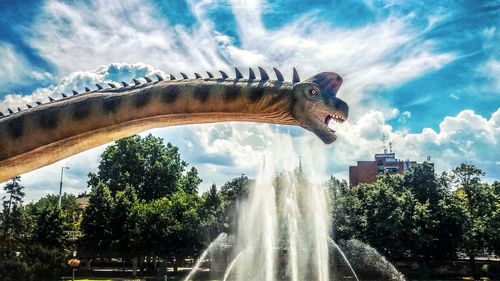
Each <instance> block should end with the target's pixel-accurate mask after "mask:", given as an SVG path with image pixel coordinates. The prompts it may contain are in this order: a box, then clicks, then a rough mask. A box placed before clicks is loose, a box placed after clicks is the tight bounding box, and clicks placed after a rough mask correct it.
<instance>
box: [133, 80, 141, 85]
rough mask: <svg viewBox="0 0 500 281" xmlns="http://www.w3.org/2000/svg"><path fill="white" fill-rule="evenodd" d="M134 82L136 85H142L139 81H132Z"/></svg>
mask: <svg viewBox="0 0 500 281" xmlns="http://www.w3.org/2000/svg"><path fill="white" fill-rule="evenodd" d="M132 81H134V85H136V86H137V85H141V81H139V80H137V79H132Z"/></svg>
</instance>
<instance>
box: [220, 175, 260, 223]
mask: <svg viewBox="0 0 500 281" xmlns="http://www.w3.org/2000/svg"><path fill="white" fill-rule="evenodd" d="M253 184H254V180H251V179H249V178H248V177H247V176H245V175H241V176H240V177H237V178H234V179H232V180H230V181H228V182H226V183H225V184H224V185H223V186H222V187H221V189H220V197H221V200H222V203H221V209H222V211H221V213H220V214H221V216H222V217H221V218H220V220H219V222H220V224H221V226H222V229H221V230H222V231H223V232H230V231H231V230H233V229H236V228H237V227H236V223H237V222H236V220H235V215H236V214H237V213H238V206H239V204H238V203H239V202H240V201H241V200H244V199H246V198H247V197H248V190H249V188H250V187H251V186H252V185H253Z"/></svg>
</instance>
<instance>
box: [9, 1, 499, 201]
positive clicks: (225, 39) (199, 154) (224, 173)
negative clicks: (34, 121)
mask: <svg viewBox="0 0 500 281" xmlns="http://www.w3.org/2000/svg"><path fill="white" fill-rule="evenodd" d="M499 15H500V1H480V2H477V1H283V0H277V1H259V0H252V1H243V0H231V1H211V0H203V1H195V0H190V1H138V0H131V1H104V0H95V1H56V0H47V1H0V24H1V25H2V26H3V28H2V29H1V30H0V84H1V85H2V86H3V87H2V88H1V89H0V111H2V112H3V113H6V112H7V107H11V108H16V107H17V106H21V105H24V104H26V103H34V102H35V101H36V100H44V99H47V97H48V96H53V97H60V96H59V94H60V92H61V91H66V92H69V91H71V89H73V88H74V89H77V90H82V89H83V87H85V86H88V85H93V83H96V82H103V81H121V80H124V81H130V80H131V79H132V78H138V77H142V76H144V75H152V74H154V73H162V74H164V73H178V72H180V71H182V72H186V73H188V72H190V73H192V72H195V71H196V72H201V71H204V70H210V71H216V70H217V69H222V70H225V71H228V72H231V73H232V70H231V69H232V67H233V66H238V67H240V68H241V69H247V67H249V66H252V67H256V66H257V65H261V66H263V67H265V68H268V69H271V68H272V67H274V66H277V67H279V68H280V69H281V70H282V72H283V73H284V74H285V78H288V79H290V78H291V71H290V70H291V68H292V67H294V66H295V67H297V69H298V70H299V72H300V74H301V76H302V77H304V78H305V77H308V76H310V75H314V74H315V73H317V72H321V71H335V72H338V73H340V74H341V75H342V76H343V77H344V80H345V83H344V85H343V86H342V88H341V90H340V91H339V96H340V97H342V98H343V99H344V100H346V101H347V102H348V103H349V104H350V106H351V114H350V119H349V122H348V123H347V124H345V125H343V126H341V128H340V130H337V131H339V140H338V141H337V142H336V143H334V144H333V145H331V146H324V145H322V144H321V143H320V142H318V141H317V140H316V139H315V137H314V136H313V135H312V134H310V133H308V132H306V131H304V130H302V129H300V128H293V127H287V126H269V125H262V124H258V125H256V124H249V123H243V124H240V123H238V124H236V123H228V124H215V125H203V126H184V127H176V128H166V129H156V130H153V131H152V133H154V134H155V135H157V136H161V137H164V138H165V139H166V140H167V141H170V142H172V143H173V144H174V145H176V146H179V147H180V151H181V153H182V155H183V157H184V158H185V159H186V160H187V161H188V162H190V163H191V164H192V165H194V166H196V167H197V168H198V169H199V170H200V174H201V175H202V178H203V179H204V183H203V184H202V189H204V188H206V187H207V186H209V185H210V184H211V183H212V182H215V183H217V184H219V185H220V184H223V183H224V182H225V181H227V180H229V179H230V178H231V177H233V176H237V175H240V174H241V173H245V174H249V175H253V174H254V173H255V171H256V169H257V168H256V167H258V165H259V161H261V160H256V159H261V158H262V157H260V156H258V155H263V154H269V153H271V154H272V153H273V152H272V151H271V150H272V148H273V147H274V144H273V143H274V142H277V141H278V142H279V141H282V139H286V142H287V146H286V147H288V149H290V151H289V153H288V152H287V154H290V155H292V156H291V157H292V158H294V159H296V158H298V155H302V156H303V158H304V161H307V159H308V158H311V159H310V161H311V162H310V163H309V164H310V166H311V170H314V171H316V172H317V173H318V174H320V175H329V174H334V175H336V176H339V177H344V178H346V177H347V171H348V165H353V164H355V161H356V160H366V159H371V158H372V156H373V154H374V153H375V152H379V151H381V150H382V146H383V144H382V133H384V134H386V135H387V137H388V139H389V140H390V141H392V142H393V143H394V145H393V146H394V149H395V151H396V153H397V156H398V157H399V158H402V159H406V158H410V159H413V160H417V161H422V160H424V159H425V157H426V156H427V155H430V156H431V157H432V159H433V161H435V163H436V166H437V169H438V171H442V170H449V169H450V168H452V167H454V166H456V165H458V164H459V163H460V162H463V161H469V162H471V163H473V164H476V165H477V166H479V167H480V168H482V169H483V170H485V171H486V173H487V178H488V180H492V179H499V178H500V169H498V168H499V167H500V162H499V161H500V154H499V152H497V151H498V150H500V149H498V147H499V145H498V143H499V141H500V136H499V135H500V111H499V109H500V47H499V46H500V44H498V42H500V16H499ZM307 146H313V147H315V148H314V149H317V151H316V150H315V151H314V152H313V151H311V150H308V149H306V148H305V147H307ZM102 149H104V148H103V147H101V148H97V149H94V150H91V151H88V152H85V153H81V154H80V155H77V156H74V157H70V158H68V159H65V160H63V161H61V162H59V163H56V164H54V165H51V166H48V167H45V168H42V169H39V170H37V171H34V172H31V173H28V174H26V175H23V176H22V178H23V182H24V184H25V185H26V186H27V187H28V188H29V194H28V195H29V196H30V198H32V199H33V198H37V197H39V196H41V195H43V194H44V193H46V192H54V191H53V189H54V188H53V187H54V186H57V182H54V180H53V178H54V177H55V178H57V176H56V175H57V174H58V172H59V169H60V168H58V167H60V166H61V165H69V166H73V168H72V169H70V170H68V176H67V177H68V179H67V181H68V182H67V185H68V189H67V190H68V191H70V192H81V191H83V190H85V188H86V186H85V182H86V174H87V173H88V172H89V171H90V170H95V169H96V166H97V163H98V161H99V158H98V156H99V154H100V152H102ZM237 150H239V152H235V151H237ZM308 153H314V154H315V155H318V154H320V155H322V156H321V158H322V160H321V161H320V162H321V163H322V165H321V168H320V169H318V168H317V167H315V168H314V169H313V168H312V166H314V165H315V163H317V161H318V159H315V158H314V157H307V154H308ZM257 156H258V157H257ZM276 159H281V158H280V156H277V158H276ZM280 161H285V162H287V163H288V162H290V161H291V162H296V160H293V161H292V160H291V159H281V160H280ZM306 164H308V163H306ZM276 165H277V166H280V162H279V161H277V164H276ZM281 166H282V165H281ZM281 166H280V167H281ZM77 167H78V168H77ZM318 170H319V171H318Z"/></svg>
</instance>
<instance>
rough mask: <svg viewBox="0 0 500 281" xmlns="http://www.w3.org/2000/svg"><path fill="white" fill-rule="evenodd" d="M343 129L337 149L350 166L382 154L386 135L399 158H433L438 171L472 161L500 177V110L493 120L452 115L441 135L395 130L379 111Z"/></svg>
mask: <svg viewBox="0 0 500 281" xmlns="http://www.w3.org/2000/svg"><path fill="white" fill-rule="evenodd" d="M343 127H344V128H342V129H341V130H339V133H338V134H339V141H338V143H336V144H335V148H334V149H333V150H334V152H335V155H336V156H337V157H339V158H341V159H343V160H344V161H345V162H347V163H349V164H350V165H354V164H355V163H356V161H357V160H362V159H366V160H368V159H372V158H373V154H374V153H376V152H381V151H382V147H383V144H382V133H385V135H386V137H387V140H388V141H391V142H392V143H393V150H394V151H395V152H396V153H397V156H398V158H401V159H412V160H416V161H423V160H425V158H426V156H427V155H429V156H431V157H432V159H433V162H435V163H436V169H437V171H444V170H450V169H452V168H454V167H455V166H457V165H459V164H460V163H461V162H464V161H469V162H471V163H473V164H474V165H477V166H478V167H479V168H481V169H483V170H485V171H486V173H487V176H490V177H494V178H498V177H499V176H500V174H499V173H498V171H497V170H498V169H497V168H496V167H495V165H496V164H495V163H496V161H497V159H499V158H500V152H499V151H498V144H499V143H500V108H499V109H498V110H497V111H496V112H495V113H493V114H492V115H491V117H490V119H486V118H484V117H483V116H481V115H478V114H476V113H474V112H473V111H471V110H464V111H462V112H460V113H459V114H458V115H457V116H455V117H451V116H448V117H446V118H445V119H444V120H443V121H442V122H441V123H440V125H439V131H438V132H436V131H434V130H433V129H430V128H425V129H424V130H423V131H422V132H421V133H418V134H410V133H408V132H406V131H404V130H393V128H392V127H391V126H389V125H387V124H385V120H384V117H383V114H382V113H381V112H378V111H372V112H369V113H367V114H366V115H365V116H363V117H362V118H360V119H359V120H358V121H357V122H356V123H349V122H348V123H347V124H345V125H344V126H343ZM345 162H344V163H345Z"/></svg>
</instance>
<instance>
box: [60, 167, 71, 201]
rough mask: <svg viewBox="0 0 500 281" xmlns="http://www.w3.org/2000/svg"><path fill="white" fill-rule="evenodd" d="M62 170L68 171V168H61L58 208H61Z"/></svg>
mask: <svg viewBox="0 0 500 281" xmlns="http://www.w3.org/2000/svg"><path fill="white" fill-rule="evenodd" d="M64 169H69V167H64V166H62V167H61V182H60V183H59V207H61V193H62V180H63V173H64Z"/></svg>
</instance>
